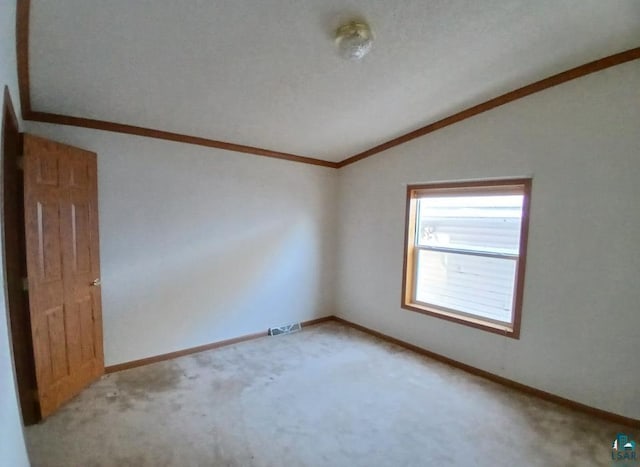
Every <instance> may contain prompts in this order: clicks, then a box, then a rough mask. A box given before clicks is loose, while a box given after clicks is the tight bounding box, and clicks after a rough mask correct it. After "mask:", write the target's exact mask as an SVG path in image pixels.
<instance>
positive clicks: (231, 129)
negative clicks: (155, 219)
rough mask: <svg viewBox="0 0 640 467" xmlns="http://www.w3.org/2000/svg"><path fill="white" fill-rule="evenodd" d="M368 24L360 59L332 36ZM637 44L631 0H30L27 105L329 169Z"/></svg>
mask: <svg viewBox="0 0 640 467" xmlns="http://www.w3.org/2000/svg"><path fill="white" fill-rule="evenodd" d="M354 17H355V18H364V19H366V20H367V21H368V22H369V23H370V24H371V26H372V28H373V31H374V34H375V36H376V41H375V43H374V49H373V51H372V52H371V54H370V55H369V56H367V57H365V59H364V60H363V61H362V62H360V63H352V62H347V61H344V60H342V59H341V58H339V56H338V55H337V53H336V51H335V48H334V45H333V37H332V35H333V31H334V30H335V28H336V27H337V26H338V25H339V24H340V23H341V22H342V21H344V20H348V19H351V18H354ZM638 45H640V1H638V0H615V1H614V0H535V1H532V0H483V1H477V0H429V1H425V0H404V1H392V0H369V1H366V0H340V1H338V0H325V1H318V0H226V1H215V0H213V1H211V0H181V1H179V2H178V1H175V0H137V1H132V0H110V1H99V0H92V1H90V0H56V1H55V2H54V1H46V0H32V1H31V21H30V74H31V97H32V106H33V108H34V110H38V111H44V112H54V113H61V114H67V115H72V116H78V117H87V118H94V119H99V120H107V121H113V122H118V123H126V124H130V125H136V126H143V127H149V128H154V129H159V130H166V131H172V132H177V133H184V134H188V135H194V136H202V137H206V138H211V139H218V140H222V141H229V142H233V143H238V144H245V145H251V146H258V147H264V148H267V149H272V150H277V151H282V152H288V153H295V154H299V155H303V156H310V157H317V158H320V159H325V160H330V161H338V160H342V159H344V158H346V157H348V156H351V155H353V154H355V153H358V152H361V151H363V150H366V149H369V148H370V147H372V146H374V145H376V144H379V143H381V142H384V141H387V140H389V139H391V138H393V137H396V136H399V135H401V134H403V133H406V132H408V131H410V130H413V129H416V128H418V127H420V126H423V125H425V124H427V123H430V122H433V121H435V120H437V119H439V118H442V117H445V116H447V115H449V114H451V113H454V112H456V111H459V110H462V109H464V108H466V107H469V106H471V105H474V104H477V103H480V102H483V101H485V100H487V99H489V98H491V97H495V96H496V95H499V94H502V93H504V92H507V91H511V90H513V89H515V88H518V87H520V86H523V85H525V84H529V83H530V82H533V81H536V80H538V79H541V78H545V77H547V76H549V75H551V74H554V73H557V72H560V71H564V70H566V69H568V68H572V67H574V66H577V65H581V64H583V63H586V62H588V61H591V60H595V59H598V58H601V57H604V56H606V55H610V54H613V53H617V52H621V51H623V50H626V49H629V48H632V47H637V46H638Z"/></svg>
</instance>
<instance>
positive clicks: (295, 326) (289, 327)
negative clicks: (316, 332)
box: [269, 323, 302, 336]
mask: <svg viewBox="0 0 640 467" xmlns="http://www.w3.org/2000/svg"><path fill="white" fill-rule="evenodd" d="M298 331H302V325H301V324H300V323H292V324H285V325H284V326H278V327H277V328H269V335H270V336H279V335H280V334H291V333H292V332H298Z"/></svg>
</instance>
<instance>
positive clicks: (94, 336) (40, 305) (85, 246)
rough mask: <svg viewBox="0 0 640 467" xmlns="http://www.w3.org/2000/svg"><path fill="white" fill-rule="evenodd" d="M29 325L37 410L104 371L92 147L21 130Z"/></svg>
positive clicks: (62, 398) (51, 406) (68, 395)
mask: <svg viewBox="0 0 640 467" xmlns="http://www.w3.org/2000/svg"><path fill="white" fill-rule="evenodd" d="M24 192H25V193H24V195H25V203H24V208H25V223H26V250H27V272H28V288H29V303H30V314H31V329H32V335H33V347H34V357H35V368H36V379H37V385H38V400H39V404H40V410H41V414H42V416H43V417H46V416H47V415H49V414H51V413H52V412H53V411H54V410H55V409H57V408H58V407H59V406H60V405H61V404H63V403H64V402H66V401H67V400H69V399H70V398H71V397H73V396H74V395H76V394H77V393H79V392H80V391H81V390H82V388H84V387H85V386H86V385H88V384H89V383H91V382H92V381H94V380H95V379H97V378H99V377H100V376H101V375H102V374H103V373H104V355H103V348H102V309H101V296H100V260H99V244H98V190H97V159H96V154H95V153H92V152H89V151H85V150H82V149H78V148H74V147H71V146H67V145H64V144H60V143H57V142H54V141H49V140H47V139H44V138H40V137H37V136H33V135H29V134H25V135H24Z"/></svg>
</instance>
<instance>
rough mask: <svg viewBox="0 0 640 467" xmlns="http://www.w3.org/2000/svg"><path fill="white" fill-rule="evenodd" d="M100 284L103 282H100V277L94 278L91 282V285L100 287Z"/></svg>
mask: <svg viewBox="0 0 640 467" xmlns="http://www.w3.org/2000/svg"><path fill="white" fill-rule="evenodd" d="M100 284H102V282H100V278H98V279H94V280H93V282H92V283H91V286H92V287H98V286H99V285H100Z"/></svg>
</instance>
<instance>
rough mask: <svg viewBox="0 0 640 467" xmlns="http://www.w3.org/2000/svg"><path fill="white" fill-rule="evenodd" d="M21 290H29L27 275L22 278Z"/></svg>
mask: <svg viewBox="0 0 640 467" xmlns="http://www.w3.org/2000/svg"><path fill="white" fill-rule="evenodd" d="M22 291H23V292H28V291H29V279H28V278H27V277H23V278H22Z"/></svg>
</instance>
